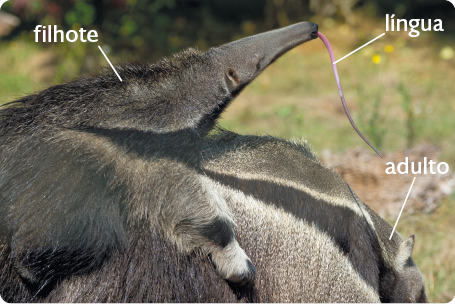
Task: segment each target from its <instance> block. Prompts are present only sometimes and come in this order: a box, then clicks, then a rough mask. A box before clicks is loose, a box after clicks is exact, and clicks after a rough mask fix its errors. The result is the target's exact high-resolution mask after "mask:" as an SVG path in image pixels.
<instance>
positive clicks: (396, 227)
mask: <svg viewBox="0 0 455 304" xmlns="http://www.w3.org/2000/svg"><path fill="white" fill-rule="evenodd" d="M415 180H416V178H415V177H414V179H413V180H412V184H411V187H410V188H409V191H408V195H406V198H405V199H404V203H403V207H401V211H400V214H399V215H398V218H397V221H396V222H395V226H394V227H393V230H392V234H391V235H390V238H389V240H391V239H392V235H393V233H394V232H395V228H397V224H398V221H399V220H400V216H401V212H403V209H404V205H406V201H407V200H408V197H409V193H411V189H412V186H413V185H414V182H415Z"/></svg>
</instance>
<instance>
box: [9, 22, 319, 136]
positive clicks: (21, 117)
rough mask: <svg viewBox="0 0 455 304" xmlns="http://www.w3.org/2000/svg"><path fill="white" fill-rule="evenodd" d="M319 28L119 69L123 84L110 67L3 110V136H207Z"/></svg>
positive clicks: (300, 27) (305, 26)
mask: <svg viewBox="0 0 455 304" xmlns="http://www.w3.org/2000/svg"><path fill="white" fill-rule="evenodd" d="M317 31H318V27H317V25H316V24H313V23H309V22H302V23H298V24H294V25H291V26H288V27H286V28H282V29H278V30H274V31H270V32H266V33H263V34H259V35H255V36H251V37H247V38H243V39H240V40H237V41H234V42H231V43H228V44H225V45H222V46H220V47H217V48H212V49H210V50H208V51H207V52H199V51H196V50H194V49H189V50H186V51H183V52H182V53H180V54H177V55H175V56H174V57H172V58H170V59H163V60H161V61H160V62H158V63H156V64H140V63H127V64H123V65H119V66H117V67H116V69H117V71H118V73H119V74H120V76H121V78H122V80H123V81H122V82H121V81H120V80H119V79H118V78H117V76H116V75H115V74H114V72H113V71H112V69H111V68H105V69H103V70H102V71H101V73H99V74H97V75H94V76H92V77H82V78H79V79H77V80H75V81H72V82H70V83H66V84H62V85H58V86H54V87H51V88H48V89H46V90H44V91H42V92H40V93H38V94H36V95H31V96H27V97H25V98H22V99H20V100H18V101H16V102H15V103H16V104H17V105H19V106H18V107H9V108H8V109H6V111H5V110H3V111H2V112H0V116H3V118H5V119H1V117H0V132H1V130H2V129H3V130H5V129H8V127H12V128H13V129H14V128H16V129H17V128H20V129H23V128H30V127H31V128H33V129H40V128H49V127H51V128H53V127H65V128H72V129H81V128H102V129H110V130H112V129H130V130H140V131H150V132H154V133H168V132H175V131H179V130H194V131H197V132H200V133H202V134H204V133H206V132H207V131H208V130H210V128H211V127H213V125H214V123H215V121H216V119H217V118H218V117H219V115H220V113H221V112H222V111H223V110H224V109H225V108H226V106H227V105H228V104H229V102H230V101H231V100H232V99H233V98H234V97H235V96H236V95H237V94H238V93H239V92H240V91H241V90H242V88H244V87H245V86H246V85H247V84H248V83H250V82H251V81H252V80H253V79H254V78H255V77H256V76H258V75H259V73H260V72H262V71H263V70H264V69H265V68H266V67H267V66H268V65H270V64H271V63H272V62H273V61H274V60H275V59H277V58H278V57H279V56H280V55H282V54H284V53H285V52H287V51H288V50H290V49H292V48H293V47H295V46H297V45H299V44H301V43H304V42H306V41H309V40H311V39H314V38H316V37H317Z"/></svg>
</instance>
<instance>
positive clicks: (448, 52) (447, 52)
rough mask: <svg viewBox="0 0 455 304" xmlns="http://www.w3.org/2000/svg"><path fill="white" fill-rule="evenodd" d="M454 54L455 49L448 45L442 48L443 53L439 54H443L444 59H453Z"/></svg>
mask: <svg viewBox="0 0 455 304" xmlns="http://www.w3.org/2000/svg"><path fill="white" fill-rule="evenodd" d="M454 54H455V52H454V51H453V49H452V48H451V47H450V46H446V47H444V48H443V49H442V50H441V53H440V54H439V55H440V56H441V58H442V59H445V60H450V59H452V57H453V55H454Z"/></svg>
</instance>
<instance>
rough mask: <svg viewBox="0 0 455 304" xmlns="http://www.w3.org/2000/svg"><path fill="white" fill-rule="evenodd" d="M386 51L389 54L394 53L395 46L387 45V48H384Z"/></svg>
mask: <svg viewBox="0 0 455 304" xmlns="http://www.w3.org/2000/svg"><path fill="white" fill-rule="evenodd" d="M384 50H385V51H386V52H387V53H392V52H393V46H391V45H390V44H388V45H386V47H385V48H384Z"/></svg>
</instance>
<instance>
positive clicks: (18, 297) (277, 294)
mask: <svg viewBox="0 0 455 304" xmlns="http://www.w3.org/2000/svg"><path fill="white" fill-rule="evenodd" d="M202 152H203V159H202V167H203V171H204V173H205V175H206V177H204V180H205V182H206V183H209V184H211V185H212V186H213V187H214V188H215V189H216V190H217V192H218V193H220V194H221V195H222V196H223V198H224V199H225V200H226V202H227V204H228V207H229V208H231V209H232V212H233V214H234V218H235V219H236V223H237V225H238V229H237V239H238V241H239V243H240V245H241V246H242V248H244V249H245V251H246V253H247V254H248V256H249V257H250V258H251V260H252V261H253V263H254V264H255V265H256V267H257V275H256V278H255V284H254V285H253V286H249V287H244V288H243V289H242V288H240V289H239V288H235V287H233V288H231V287H232V286H231V287H230V286H229V284H226V282H225V281H224V280H222V279H221V278H220V277H219V276H218V275H217V273H216V270H215V269H214V268H213V267H212V265H211V263H210V261H209V260H208V259H207V258H206V256H205V255H203V254H200V253H193V254H190V255H188V254H185V253H182V252H181V251H179V250H178V249H177V248H176V247H175V246H174V245H173V244H171V243H170V242H169V241H168V240H166V239H165V238H163V237H162V236H160V235H159V234H157V233H156V232H155V231H154V230H153V229H150V227H149V226H148V225H143V226H138V227H136V229H135V230H133V231H130V232H129V235H128V237H127V242H128V243H127V245H126V246H125V250H124V251H122V252H120V253H119V254H118V255H116V256H115V257H114V258H113V259H110V260H107V261H106V263H105V264H104V265H103V267H102V268H100V269H98V270H96V271H93V272H91V273H88V274H83V275H79V276H71V277H69V278H67V279H65V280H63V281H62V282H61V283H60V284H59V285H58V286H56V288H55V289H53V290H52V291H51V292H50V293H49V294H48V295H47V297H45V298H38V299H37V300H38V301H42V302H123V301H128V302H171V301H175V302H236V301H240V302H244V301H254V302H379V301H382V302H428V299H427V296H426V293H425V288H424V284H423V279H422V275H421V274H420V272H419V271H418V270H417V268H416V266H415V265H414V263H413V262H412V259H411V257H410V256H411V251H412V244H413V242H414V237H410V238H408V239H407V240H406V241H404V240H403V239H402V237H401V236H400V235H399V234H398V233H397V232H395V233H394V235H393V237H392V240H391V241H388V237H389V235H390V233H391V230H392V227H391V226H390V225H389V224H388V223H387V222H386V221H384V220H383V219H381V218H380V217H379V216H378V215H377V214H376V213H374V212H373V211H372V210H371V209H370V208H368V206H366V205H365V204H363V203H362V202H361V201H360V200H359V198H358V197H357V196H355V194H353V193H352V192H351V191H350V189H349V187H348V186H347V184H346V183H345V182H344V181H343V180H342V178H341V177H340V176H339V175H338V174H336V173H335V172H334V171H333V170H331V169H327V168H325V167H324V166H322V165H321V163H320V162H319V161H318V159H317V158H316V157H315V156H314V154H313V153H312V152H311V149H310V148H309V147H308V146H307V145H306V144H305V143H302V142H298V141H295V142H287V141H284V140H280V139H276V138H273V137H269V136H264V137H259V136H241V135H238V134H234V133H231V132H227V131H220V132H216V133H214V134H211V135H210V136H208V137H207V138H206V140H205V141H204V144H203V145H202ZM6 247H7V246H5V245H3V248H0V249H2V250H3V251H2V255H1V256H2V257H3V260H1V259H0V271H2V274H3V275H2V276H0V284H1V286H5V285H4V284H5V283H8V284H9V286H10V288H9V289H4V290H3V292H2V296H4V297H5V298H6V299H8V300H10V301H13V302H19V301H27V300H29V299H30V298H32V297H33V293H31V291H30V290H29V289H27V288H26V286H25V285H24V283H23V281H22V280H21V279H20V277H19V276H18V275H17V273H15V271H14V268H13V266H12V265H11V263H9V262H8V261H9V259H8V257H9V256H10V251H9V250H8V249H7V248H6Z"/></svg>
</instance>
